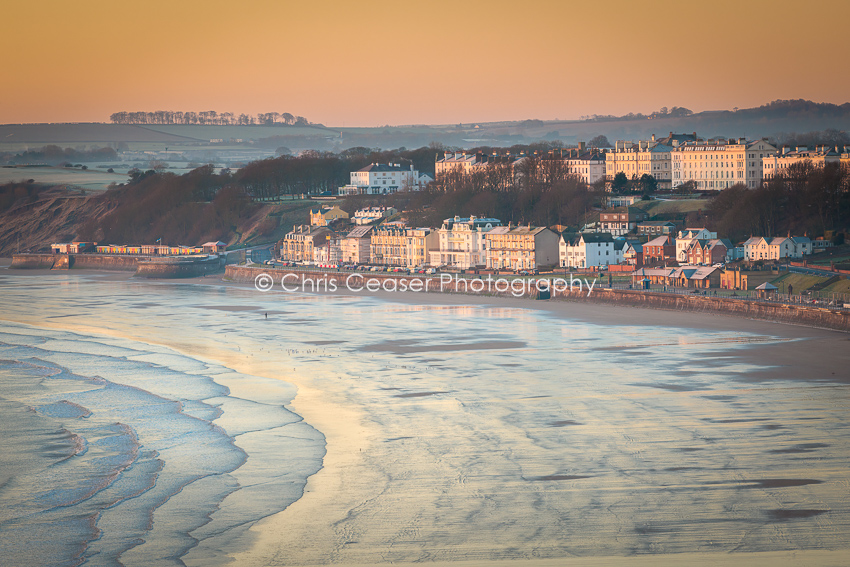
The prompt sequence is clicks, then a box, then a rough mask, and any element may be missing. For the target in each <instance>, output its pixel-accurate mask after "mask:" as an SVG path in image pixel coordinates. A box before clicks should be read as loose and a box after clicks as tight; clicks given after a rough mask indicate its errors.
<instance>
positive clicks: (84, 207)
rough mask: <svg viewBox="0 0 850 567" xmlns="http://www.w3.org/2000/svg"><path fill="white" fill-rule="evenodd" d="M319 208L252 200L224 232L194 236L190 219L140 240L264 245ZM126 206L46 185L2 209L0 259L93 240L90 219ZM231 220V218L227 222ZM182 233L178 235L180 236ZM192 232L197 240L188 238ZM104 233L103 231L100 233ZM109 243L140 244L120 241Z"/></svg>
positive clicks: (99, 196) (150, 230)
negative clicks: (168, 233)
mask: <svg viewBox="0 0 850 567" xmlns="http://www.w3.org/2000/svg"><path fill="white" fill-rule="evenodd" d="M314 206H316V204H315V203H314V202H312V201H293V202H288V203H275V204H254V205H252V206H250V207H249V209H248V210H247V211H246V212H245V213H244V214H243V215H241V216H239V217H237V218H235V220H234V221H233V224H227V226H226V227H225V229H224V230H223V231H221V232H215V233H204V232H203V231H202V232H200V233H197V234H194V231H193V229H192V219H188V218H186V219H183V222H181V223H180V224H181V225H182V226H181V227H180V228H179V229H178V231H177V232H176V233H171V234H172V236H171V239H169V238H168V237H163V233H162V231H160V230H158V227H155V226H149V227H148V230H146V231H145V230H143V231H141V232H139V233H138V238H137V239H136V240H137V241H138V243H143V242H154V241H155V240H156V239H157V238H161V237H163V242H169V243H173V244H187V245H190V244H200V243H202V242H204V241H206V240H214V239H219V238H220V239H222V240H223V241H224V242H226V243H227V244H228V245H234V244H248V245H251V244H265V243H270V242H275V241H277V240H279V239H280V238H281V237H282V236H283V235H284V234H285V233H286V232H288V231H289V230H292V226H293V225H296V224H304V223H307V222H308V221H309V209H310V208H311V207H314ZM121 209H122V202H121V200H120V199H116V198H114V195H112V196H109V195H107V194H105V193H100V194H96V195H92V196H79V195H78V194H76V195H75V194H72V193H71V192H69V191H66V190H65V189H63V188H55V187H54V188H46V189H43V190H42V191H41V192H40V193H39V195H38V199H37V200H35V201H33V202H27V203H19V204H16V206H13V207H12V208H11V209H9V210H8V211H6V212H2V213H0V257H2V258H6V257H10V256H11V255H12V254H14V253H16V252H18V251H20V252H26V251H31V252H37V251H47V250H49V247H50V244H51V243H54V242H69V241H72V240H86V239H89V238H91V236H92V234H90V232H91V226H92V220H93V219H97V221H107V220H108V219H110V218H111V217H112V216H113V215H116V214H119V213H120V212H121ZM228 222H230V221H228ZM180 234H182V235H184V236H182V237H181V236H178V235H180ZM193 234H194V240H191V241H188V240H186V239H185V237H186V236H188V235H193ZM101 236H102V234H101ZM105 242H107V243H110V244H131V243H136V242H131V241H124V240H119V241H116V242H113V241H111V240H109V239H107V240H106V241H105Z"/></svg>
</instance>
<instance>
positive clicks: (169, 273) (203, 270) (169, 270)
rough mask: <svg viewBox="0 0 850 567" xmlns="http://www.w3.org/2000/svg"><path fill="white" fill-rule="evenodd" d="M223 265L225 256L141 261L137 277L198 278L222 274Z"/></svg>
mask: <svg viewBox="0 0 850 567" xmlns="http://www.w3.org/2000/svg"><path fill="white" fill-rule="evenodd" d="M223 265H224V257H223V256H222V257H219V256H210V257H206V256H203V257H197V256H193V257H186V258H179V257H175V258H172V257H168V258H153V259H143V260H141V259H140V260H139V264H138V270H136V275H137V276H139V277H142V278H196V277H198V276H205V275H207V274H214V273H216V272H221V268H222V267H223Z"/></svg>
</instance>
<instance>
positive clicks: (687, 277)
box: [632, 266, 722, 289]
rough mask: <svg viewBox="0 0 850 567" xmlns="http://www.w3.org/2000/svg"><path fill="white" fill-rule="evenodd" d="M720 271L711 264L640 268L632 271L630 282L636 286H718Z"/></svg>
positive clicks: (701, 287)
mask: <svg viewBox="0 0 850 567" xmlns="http://www.w3.org/2000/svg"><path fill="white" fill-rule="evenodd" d="M721 273H722V272H721V271H720V269H719V268H714V267H712V266H680V267H678V268H640V269H639V270H635V271H634V272H632V283H633V285H636V286H638V287H649V286H652V285H657V286H665V287H684V288H695V289H708V288H718V287H720V284H721ZM642 284H647V285H642Z"/></svg>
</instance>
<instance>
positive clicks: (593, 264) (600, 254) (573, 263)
mask: <svg viewBox="0 0 850 567" xmlns="http://www.w3.org/2000/svg"><path fill="white" fill-rule="evenodd" d="M625 244H626V241H625V239H622V238H618V239H616V240H615V239H614V237H613V236H612V235H611V234H610V233H608V232H598V233H582V234H580V235H578V237H576V238H574V239H571V240H569V241H568V240H567V239H565V238H564V237H563V236H561V240H560V242H559V248H560V250H559V264H560V266H561V267H562V268H600V267H605V266H609V265H611V264H619V263H621V262H622V261H623V248H624V247H625Z"/></svg>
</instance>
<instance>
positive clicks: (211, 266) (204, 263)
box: [9, 254, 224, 278]
mask: <svg viewBox="0 0 850 567" xmlns="http://www.w3.org/2000/svg"><path fill="white" fill-rule="evenodd" d="M223 264H224V257H223V256H216V257H207V256H187V257H162V258H150V257H148V256H142V257H139V256H117V255H116V256H110V255H102V254H15V255H13V256H12V263H11V264H10V265H9V267H10V268H14V269H42V270H68V269H89V270H116V271H124V272H135V273H136V275H137V276H140V277H145V278H193V277H198V276H204V275H206V274H213V273H216V272H221V269H222V267H223Z"/></svg>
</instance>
